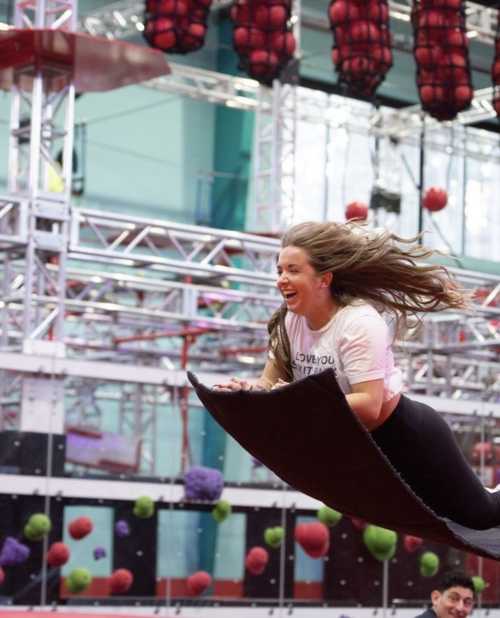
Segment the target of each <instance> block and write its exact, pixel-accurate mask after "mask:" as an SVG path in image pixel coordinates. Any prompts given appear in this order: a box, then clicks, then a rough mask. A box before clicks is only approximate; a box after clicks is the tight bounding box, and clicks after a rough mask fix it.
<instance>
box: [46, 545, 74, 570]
mask: <svg viewBox="0 0 500 618" xmlns="http://www.w3.org/2000/svg"><path fill="white" fill-rule="evenodd" d="M69 557H70V551H69V547H68V546H67V545H66V544H65V543H61V542H58V543H52V545H51V546H50V547H49V551H48V552H47V564H48V565H49V566H51V567H60V566H62V565H63V564H66V562H68V560H69Z"/></svg>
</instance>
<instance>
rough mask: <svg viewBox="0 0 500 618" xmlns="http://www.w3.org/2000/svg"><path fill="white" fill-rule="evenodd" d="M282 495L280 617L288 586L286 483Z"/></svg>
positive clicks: (282, 487) (282, 488) (283, 485)
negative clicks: (286, 585)
mask: <svg viewBox="0 0 500 618" xmlns="http://www.w3.org/2000/svg"><path fill="white" fill-rule="evenodd" d="M281 495H282V499H283V504H282V506H281V522H280V523H281V527H282V529H283V542H282V543H281V545H280V569H279V586H278V607H279V615H280V616H282V615H283V609H284V605H285V584H286V532H287V530H286V496H287V486H286V484H285V483H283V484H282V486H281Z"/></svg>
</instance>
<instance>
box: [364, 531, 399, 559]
mask: <svg viewBox="0 0 500 618" xmlns="http://www.w3.org/2000/svg"><path fill="white" fill-rule="evenodd" d="M363 541H364V543H365V545H366V547H367V548H368V551H369V552H370V553H371V554H372V556H373V557H374V558H376V559H377V560H389V559H390V558H392V557H393V556H394V554H395V553H396V544H397V542H398V535H397V534H396V533H395V532H394V531H393V530H388V529H387V528H381V527H380V526H373V525H372V524H370V525H368V526H366V528H365V529H364V530H363Z"/></svg>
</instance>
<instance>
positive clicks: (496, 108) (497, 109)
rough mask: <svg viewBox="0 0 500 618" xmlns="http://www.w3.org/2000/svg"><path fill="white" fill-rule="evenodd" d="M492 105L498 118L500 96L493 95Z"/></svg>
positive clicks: (499, 113) (499, 114) (499, 115)
mask: <svg viewBox="0 0 500 618" xmlns="http://www.w3.org/2000/svg"><path fill="white" fill-rule="evenodd" d="M493 107H494V108H495V112H496V114H497V116H498V117H499V118H500V97H495V98H494V99H493Z"/></svg>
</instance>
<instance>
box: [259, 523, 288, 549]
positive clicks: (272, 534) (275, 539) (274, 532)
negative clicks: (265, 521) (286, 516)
mask: <svg viewBox="0 0 500 618" xmlns="http://www.w3.org/2000/svg"><path fill="white" fill-rule="evenodd" d="M284 536H285V531H284V530H283V528H282V527H281V526H275V527H274V528H266V530H265V531H264V541H265V543H266V545H269V547H272V548H273V549H276V548H277V547H279V546H280V545H281V542H282V541H283V537H284Z"/></svg>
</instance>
